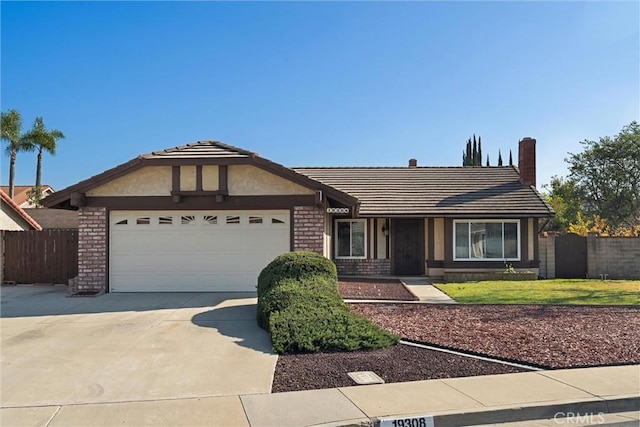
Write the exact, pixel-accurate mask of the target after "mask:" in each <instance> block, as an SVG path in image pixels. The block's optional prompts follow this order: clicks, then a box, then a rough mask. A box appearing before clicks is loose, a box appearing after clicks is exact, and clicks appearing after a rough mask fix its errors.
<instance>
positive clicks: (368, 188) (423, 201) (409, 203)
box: [293, 166, 553, 217]
mask: <svg viewBox="0 0 640 427" xmlns="http://www.w3.org/2000/svg"><path fill="white" fill-rule="evenodd" d="M293 169H294V170H295V171H296V172H299V173H301V174H304V175H307V176H308V177H310V178H312V179H314V180H316V181H320V182H322V183H324V184H326V185H329V186H331V187H334V188H336V189H338V190H341V191H343V192H345V193H347V194H350V195H352V196H354V197H357V198H358V200H359V201H360V203H361V205H360V211H359V214H360V215H361V216H376V215H381V216H411V215H421V216H424V215H426V216H441V215H444V216H479V215H480V216H484V215H486V216H491V217H498V216H500V217H514V216H537V217H548V216H552V215H553V210H552V209H551V207H550V206H549V205H547V204H546V203H545V201H544V200H543V199H542V197H541V196H540V194H539V193H538V192H537V191H536V190H535V188H533V187H526V186H523V185H522V184H520V182H519V174H518V171H517V169H516V168H514V167H506V166H505V167H418V168H407V167H382V168H376V167H353V168H350V167H345V168H336V167H328V168H293Z"/></svg>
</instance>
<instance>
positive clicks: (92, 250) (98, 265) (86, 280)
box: [77, 207, 108, 292]
mask: <svg viewBox="0 0 640 427" xmlns="http://www.w3.org/2000/svg"><path fill="white" fill-rule="evenodd" d="M78 217H79V227H78V280H77V289H78V291H80V292H82V291H101V292H104V291H106V288H107V218H108V215H107V209H106V208H90V207H84V208H80V210H79V211H78Z"/></svg>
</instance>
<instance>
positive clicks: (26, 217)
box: [0, 189, 42, 231]
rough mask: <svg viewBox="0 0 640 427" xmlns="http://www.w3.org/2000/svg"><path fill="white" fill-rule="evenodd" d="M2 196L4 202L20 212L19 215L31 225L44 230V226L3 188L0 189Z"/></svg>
mask: <svg viewBox="0 0 640 427" xmlns="http://www.w3.org/2000/svg"><path fill="white" fill-rule="evenodd" d="M0 198H1V199H2V203H6V204H7V205H8V206H9V207H10V208H11V209H13V210H14V211H15V212H16V213H17V214H18V216H20V217H21V218H22V219H24V220H25V221H26V222H27V223H28V224H29V225H30V226H32V227H33V228H34V230H38V231H42V227H41V226H40V224H38V223H37V222H36V220H35V219H33V218H31V217H30V216H29V214H28V213H26V212H25V211H24V210H23V209H22V208H21V207H20V206H18V205H17V203H16V202H14V201H13V200H11V197H9V195H8V194H7V193H5V192H4V190H2V189H0Z"/></svg>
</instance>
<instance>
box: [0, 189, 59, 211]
mask: <svg viewBox="0 0 640 427" xmlns="http://www.w3.org/2000/svg"><path fill="white" fill-rule="evenodd" d="M33 187H34V186H33V185H14V186H13V201H14V202H16V204H17V205H18V206H22V204H23V203H25V202H26V201H28V200H29V191H30V190H31V189H32V188H33ZM0 188H2V191H4V192H5V193H7V194H9V186H8V185H3V186H2V187H0ZM47 190H51V191H50V192H53V191H54V190H53V187H51V186H50V185H42V191H43V192H46V191H47Z"/></svg>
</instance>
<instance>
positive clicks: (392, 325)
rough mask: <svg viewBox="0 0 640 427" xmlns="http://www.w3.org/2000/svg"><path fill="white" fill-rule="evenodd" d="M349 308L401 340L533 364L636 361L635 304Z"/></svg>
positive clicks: (638, 311)
mask: <svg viewBox="0 0 640 427" xmlns="http://www.w3.org/2000/svg"><path fill="white" fill-rule="evenodd" d="M350 307H351V310H352V311H354V312H356V313H358V314H361V315H364V316H365V317H367V318H368V319H370V320H371V321H373V322H374V323H376V324H378V325H379V326H381V327H382V328H384V329H386V330H388V331H390V332H393V333H395V334H398V335H400V336H401V337H402V338H404V339H409V340H412V341H417V342H423V343H430V344H435V345H438V346H444V347H448V348H454V349H460V350H463V351H470V352H474V353H478V354H485V355H489V356H494V357H499V358H502V359H507V360H514V361H520V362H523V363H528V364H533V365H537V366H543V367H548V368H570V367H584V366H599V365H615V364H632V363H640V340H638V337H639V336H640V308H634V307H615V306H606V307H604V306H600V307H594V306H553V305H432V304H362V303H359V304H351V305H350ZM454 371H455V369H454Z"/></svg>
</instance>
